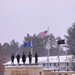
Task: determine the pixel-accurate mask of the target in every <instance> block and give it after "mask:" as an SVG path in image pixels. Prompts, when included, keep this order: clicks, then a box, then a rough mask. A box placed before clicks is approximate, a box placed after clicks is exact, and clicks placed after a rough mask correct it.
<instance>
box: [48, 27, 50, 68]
mask: <svg viewBox="0 0 75 75" xmlns="http://www.w3.org/2000/svg"><path fill="white" fill-rule="evenodd" d="M47 35H48V41H47V47H48V48H47V50H48V56H47V68H49V49H50V42H49V27H48V31H47Z"/></svg>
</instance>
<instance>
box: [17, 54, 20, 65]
mask: <svg viewBox="0 0 75 75" xmlns="http://www.w3.org/2000/svg"><path fill="white" fill-rule="evenodd" d="M16 58H17V62H18V64H19V62H20V55H19V53H18V54H17V56H16Z"/></svg>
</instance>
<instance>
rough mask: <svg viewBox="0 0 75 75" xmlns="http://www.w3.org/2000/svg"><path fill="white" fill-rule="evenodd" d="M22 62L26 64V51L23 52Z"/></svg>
mask: <svg viewBox="0 0 75 75" xmlns="http://www.w3.org/2000/svg"><path fill="white" fill-rule="evenodd" d="M22 62H23V64H25V62H26V55H25V53H24V52H23V55H22Z"/></svg>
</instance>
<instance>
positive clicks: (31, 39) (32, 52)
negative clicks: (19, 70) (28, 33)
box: [31, 39, 33, 57]
mask: <svg viewBox="0 0 75 75" xmlns="http://www.w3.org/2000/svg"><path fill="white" fill-rule="evenodd" d="M31 54H32V57H33V48H32V39H31Z"/></svg>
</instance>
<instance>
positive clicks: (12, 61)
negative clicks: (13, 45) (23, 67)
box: [11, 53, 14, 64]
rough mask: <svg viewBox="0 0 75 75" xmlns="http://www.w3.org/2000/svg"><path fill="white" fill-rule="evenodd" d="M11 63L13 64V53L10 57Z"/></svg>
mask: <svg viewBox="0 0 75 75" xmlns="http://www.w3.org/2000/svg"><path fill="white" fill-rule="evenodd" d="M11 62H12V64H14V54H13V53H12V55H11Z"/></svg>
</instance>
